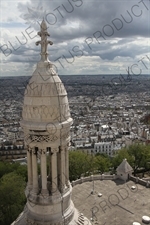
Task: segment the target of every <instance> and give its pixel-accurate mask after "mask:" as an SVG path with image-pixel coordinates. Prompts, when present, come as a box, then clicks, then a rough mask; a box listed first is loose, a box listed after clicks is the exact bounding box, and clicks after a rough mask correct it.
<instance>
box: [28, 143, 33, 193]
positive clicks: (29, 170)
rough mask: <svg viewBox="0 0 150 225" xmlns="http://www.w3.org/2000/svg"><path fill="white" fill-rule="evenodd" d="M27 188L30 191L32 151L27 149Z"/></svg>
mask: <svg viewBox="0 0 150 225" xmlns="http://www.w3.org/2000/svg"><path fill="white" fill-rule="evenodd" d="M27 167H28V168H27V169H28V188H29V189H32V184H33V182H32V150H31V149H29V147H28V149H27Z"/></svg>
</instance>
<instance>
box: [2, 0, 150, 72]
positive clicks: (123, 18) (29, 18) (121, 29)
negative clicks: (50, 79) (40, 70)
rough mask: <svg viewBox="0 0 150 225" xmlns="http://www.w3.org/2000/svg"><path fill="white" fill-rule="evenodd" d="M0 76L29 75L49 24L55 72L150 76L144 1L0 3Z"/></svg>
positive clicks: (149, 26)
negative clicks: (42, 27)
mask: <svg viewBox="0 0 150 225" xmlns="http://www.w3.org/2000/svg"><path fill="white" fill-rule="evenodd" d="M0 15H1V17H0V21H1V23H0V27H1V35H0V38H1V40H0V50H1V51H0V58H1V67H0V68H1V69H0V71H1V74H0V75H1V76H23V75H32V73H33V70H34V68H35V66H36V63H37V62H38V61H39V60H40V55H39V54H40V46H36V45H35V42H36V41H38V40H40V37H39V36H37V32H38V31H39V30H40V27H39V24H40V23H41V21H42V19H43V18H45V21H46V22H47V25H48V32H49V33H50V37H49V39H50V40H51V41H53V43H54V44H53V46H49V47H48V52H49V60H50V61H52V62H53V63H54V64H55V69H56V70H57V72H58V74H60V75H62V74H64V75H74V74H77V75H80V74H91V75H93V74H120V73H122V74H126V73H127V72H126V70H127V69H128V67H129V68H130V70H131V73H134V74H139V73H142V74H148V73H150V1H148V0H139V1H132V0H127V1H124V0H48V1H46V0H39V1H35V0H28V1H26V0H16V1H11V0H8V1H7V0H1V1H0Z"/></svg>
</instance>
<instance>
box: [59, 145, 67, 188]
mask: <svg viewBox="0 0 150 225" xmlns="http://www.w3.org/2000/svg"><path fill="white" fill-rule="evenodd" d="M60 154H61V165H60V166H61V169H60V171H61V172H60V185H61V191H63V189H64V188H65V179H66V174H65V173H66V171H65V147H64V146H63V147H61V153H60Z"/></svg>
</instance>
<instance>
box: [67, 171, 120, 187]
mask: <svg viewBox="0 0 150 225" xmlns="http://www.w3.org/2000/svg"><path fill="white" fill-rule="evenodd" d="M117 178H118V176H117V175H115V174H113V175H105V174H102V175H94V176H93V175H91V176H89V177H81V178H80V179H78V180H75V181H72V183H71V184H72V187H74V186H75V185H77V184H82V183H84V182H88V181H93V180H115V179H117Z"/></svg>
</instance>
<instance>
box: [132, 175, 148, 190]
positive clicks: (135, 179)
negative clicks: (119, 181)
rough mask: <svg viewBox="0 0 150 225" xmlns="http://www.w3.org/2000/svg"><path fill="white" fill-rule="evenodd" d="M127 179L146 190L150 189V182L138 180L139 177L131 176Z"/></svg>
mask: <svg viewBox="0 0 150 225" xmlns="http://www.w3.org/2000/svg"><path fill="white" fill-rule="evenodd" d="M129 179H130V180H132V181H134V182H135V183H137V184H141V185H143V186H145V187H147V188H150V181H149V180H144V179H140V178H139V177H134V176H132V175H130V177H129Z"/></svg>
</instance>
